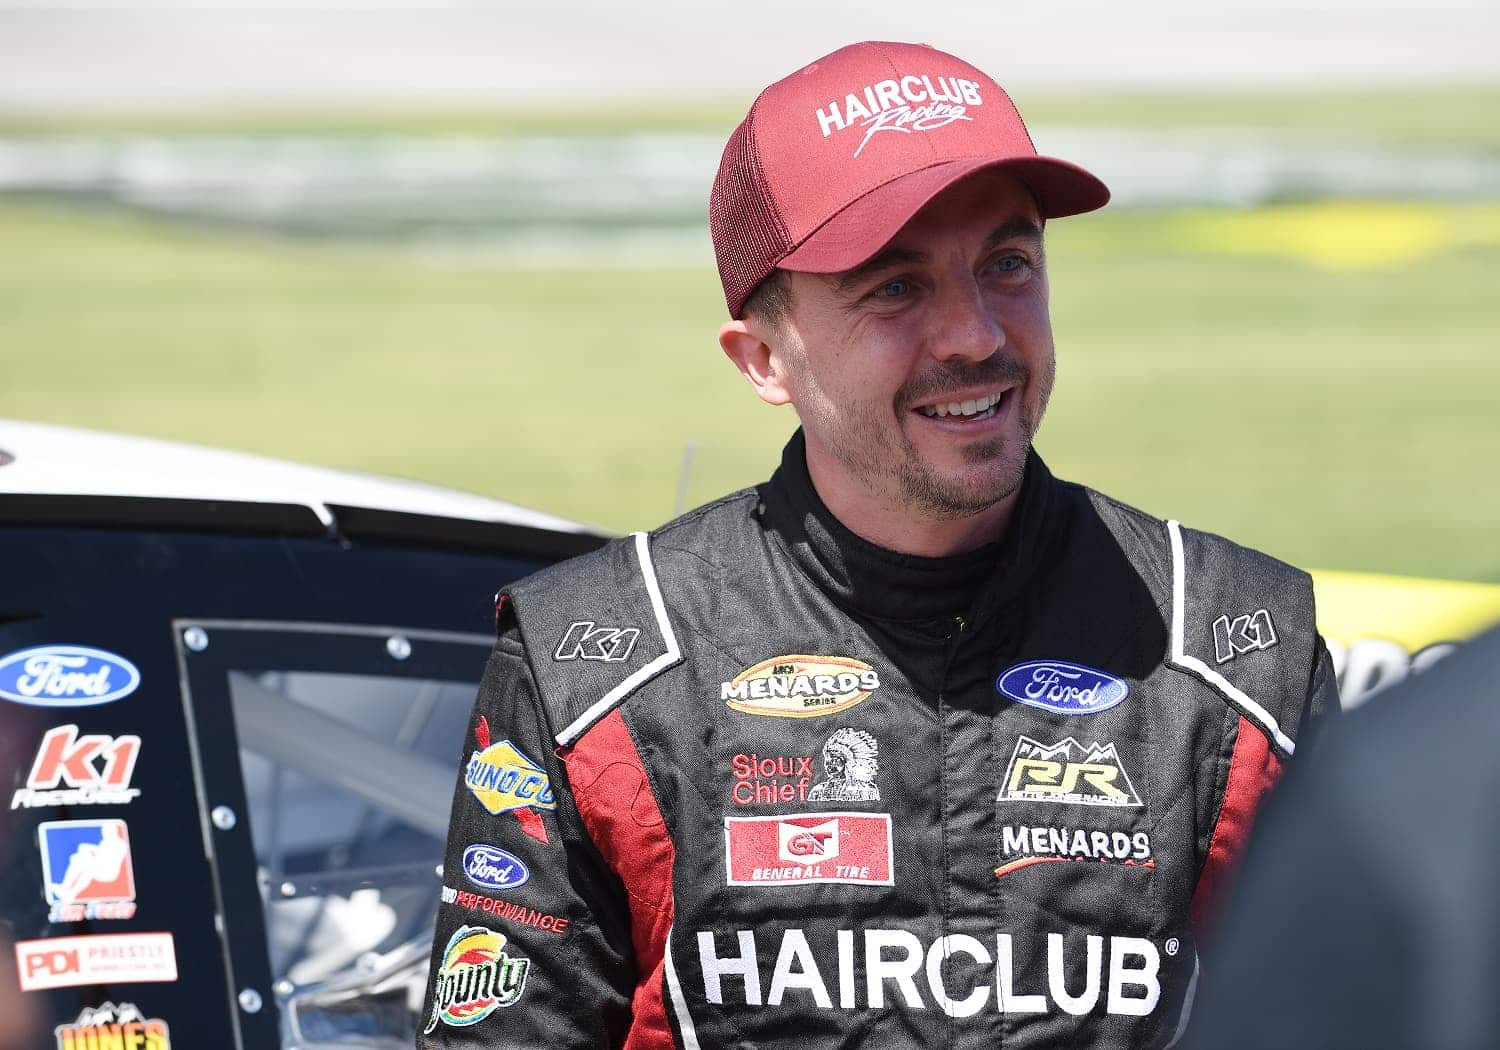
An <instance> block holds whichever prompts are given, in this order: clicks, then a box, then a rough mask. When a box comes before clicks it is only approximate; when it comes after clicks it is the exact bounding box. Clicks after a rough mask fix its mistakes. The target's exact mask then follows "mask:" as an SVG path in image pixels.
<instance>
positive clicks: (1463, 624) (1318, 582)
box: [1313, 572, 1500, 710]
mask: <svg viewBox="0 0 1500 1050" xmlns="http://www.w3.org/2000/svg"><path fill="white" fill-rule="evenodd" d="M1313 590H1314V593H1315V594H1316V596H1317V602H1318V629H1319V630H1320V631H1322V633H1323V637H1324V639H1325V640H1326V641H1327V642H1328V649H1329V652H1330V653H1331V654H1332V656H1333V663H1334V667H1335V668H1336V669H1337V671H1338V676H1339V694H1340V698H1341V700H1342V702H1343V706H1344V709H1345V710H1348V709H1349V708H1351V707H1358V706H1359V705H1360V704H1361V703H1363V702H1364V701H1365V700H1367V699H1369V697H1370V696H1371V695H1372V694H1374V693H1376V692H1379V691H1380V690H1382V689H1384V688H1386V687H1388V686H1391V685H1395V684H1396V683H1397V682H1399V681H1401V680H1402V679H1404V678H1406V677H1407V676H1408V675H1409V674H1411V673H1412V672H1414V671H1421V670H1424V669H1425V668H1427V667H1430V666H1431V665H1432V664H1433V663H1434V662H1435V661H1437V660H1440V659H1441V658H1442V657H1444V656H1446V655H1447V654H1448V653H1450V652H1452V651H1453V648H1454V646H1455V645H1457V644H1458V643H1459V642H1463V641H1467V640H1468V639H1470V638H1473V637H1474V636H1475V635H1477V634H1480V633H1482V632H1483V631H1484V630H1485V629H1486V628H1488V627H1491V626H1493V625H1495V624H1497V623H1500V585H1496V584H1485V583H1462V582H1459V581H1454V580H1424V579H1416V578H1412V577H1403V576H1380V575H1376V574H1373V573H1361V572H1314V573H1313Z"/></svg>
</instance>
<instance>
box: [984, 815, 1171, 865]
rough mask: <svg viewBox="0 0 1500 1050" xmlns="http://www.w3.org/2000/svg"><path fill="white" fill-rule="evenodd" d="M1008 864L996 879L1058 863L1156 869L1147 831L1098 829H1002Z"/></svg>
mask: <svg viewBox="0 0 1500 1050" xmlns="http://www.w3.org/2000/svg"><path fill="white" fill-rule="evenodd" d="M1000 844H1001V850H1002V852H1004V854H1005V857H1006V861H1005V863H1004V864H1002V865H1000V866H999V867H998V868H996V869H995V877H996V878H1001V877H1002V876H1005V875H1009V874H1010V873H1011V872H1013V871H1020V870H1022V869H1023V868H1029V867H1031V866H1033V865H1036V864H1047V863H1054V862H1058V861H1095V862H1098V863H1100V864H1122V865H1124V866H1125V867H1128V868H1155V867H1156V860H1155V859H1154V858H1153V857H1152V855H1151V836H1150V835H1148V834H1146V832H1144V831H1136V832H1125V831H1101V830H1098V829H1096V828H1054V827H1046V826H1042V827H1012V826H1011V825H1008V824H1007V825H1006V826H1005V827H1003V828H1001V829H1000Z"/></svg>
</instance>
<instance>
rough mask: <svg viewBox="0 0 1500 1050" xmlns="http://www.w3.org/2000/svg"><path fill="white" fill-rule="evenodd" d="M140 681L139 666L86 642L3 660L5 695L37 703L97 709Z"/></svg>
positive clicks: (0, 689)
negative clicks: (92, 646) (93, 647)
mask: <svg viewBox="0 0 1500 1050" xmlns="http://www.w3.org/2000/svg"><path fill="white" fill-rule="evenodd" d="M140 684H141V672H140V671H138V670H136V667H135V664H133V663H131V662H130V661H129V660H127V659H125V658H124V657H123V656H116V655H115V654H114V653H109V652H105V651H104V650H103V649H90V648H88V647H86V646H82V645H39V646H35V647H34V648H31V649H22V650H20V651H19V652H14V653H11V654H10V655H9V656H6V657H3V658H0V697H4V698H5V699H6V700H14V701H15V702H16V703H18V704H30V705H32V706H33V707H95V706H98V705H99V704H108V703H112V702H114V701H116V700H121V699H124V698H125V697H127V696H129V695H130V694H131V693H133V692H135V690H136V687H137V686H139V685H140Z"/></svg>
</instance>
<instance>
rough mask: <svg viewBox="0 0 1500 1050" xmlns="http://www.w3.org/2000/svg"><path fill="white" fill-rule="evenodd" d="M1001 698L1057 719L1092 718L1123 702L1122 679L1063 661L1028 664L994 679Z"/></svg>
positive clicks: (1126, 689) (1125, 693)
mask: <svg viewBox="0 0 1500 1050" xmlns="http://www.w3.org/2000/svg"><path fill="white" fill-rule="evenodd" d="M995 689H996V690H997V691H998V692H999V693H1000V694H1001V695H1002V696H1007V697H1009V698H1010V699H1012V700H1014V701H1016V702H1017V703H1019V704H1025V705H1026V706H1027V707H1037V708H1041V709H1042V710H1043V711H1051V712H1052V713H1053V714H1057V715H1092V714H1096V713H1098V712H1100V711H1108V710H1109V709H1110V708H1112V707H1118V706H1119V705H1120V704H1122V703H1124V702H1125V698H1126V697H1127V696H1129V695H1130V686H1129V685H1127V684H1126V683H1125V680H1124V679H1123V678H1119V677H1117V676H1115V675H1112V674H1109V673H1108V672H1106V671H1099V670H1096V669H1095V668H1092V667H1085V666H1084V665H1083V664H1075V663H1069V662H1068V661H1066V660H1028V661H1026V662H1025V663H1023V664H1016V665H1015V666H1014V667H1007V668H1006V669H1005V670H1004V671H1001V672H1000V677H999V678H996V679H995Z"/></svg>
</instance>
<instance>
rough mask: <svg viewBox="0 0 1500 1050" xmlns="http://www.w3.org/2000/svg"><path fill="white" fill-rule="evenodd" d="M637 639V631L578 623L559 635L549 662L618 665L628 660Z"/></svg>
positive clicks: (639, 634)
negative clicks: (583, 661) (585, 662)
mask: <svg viewBox="0 0 1500 1050" xmlns="http://www.w3.org/2000/svg"><path fill="white" fill-rule="evenodd" d="M640 636H641V629H640V628H639V627H605V626H604V625H603V624H598V625H596V624H595V623H594V621H593V620H579V621H577V622H576V623H572V624H569V625H568V629H567V630H566V631H564V632H563V636H562V638H561V639H560V640H559V641H558V643H557V648H556V649H555V650H553V653H552V659H554V660H557V661H558V662H560V663H561V662H566V661H568V660H602V661H605V662H607V663H619V662H620V661H622V660H628V659H629V658H630V654H631V652H632V651H634V649H635V643H636V640H637V639H638V638H640Z"/></svg>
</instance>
